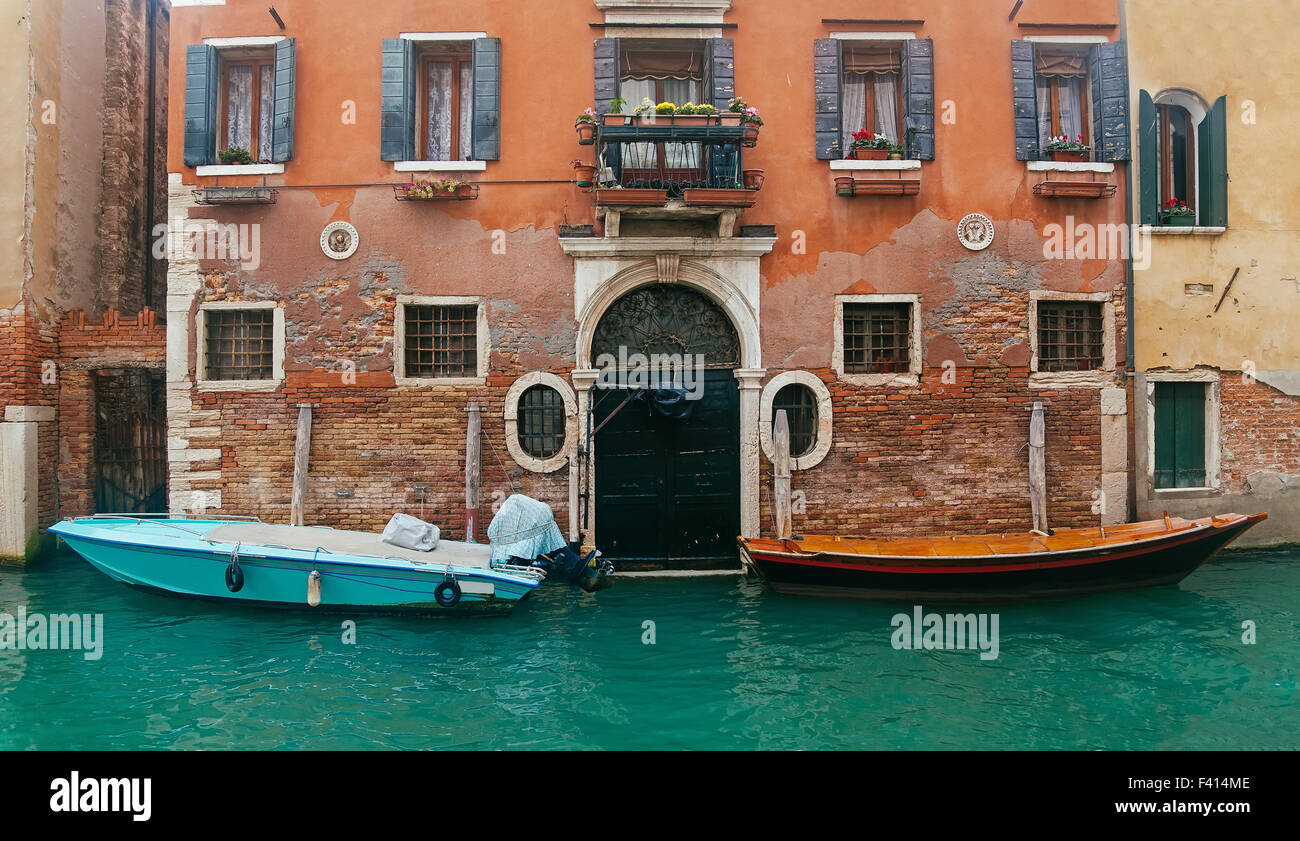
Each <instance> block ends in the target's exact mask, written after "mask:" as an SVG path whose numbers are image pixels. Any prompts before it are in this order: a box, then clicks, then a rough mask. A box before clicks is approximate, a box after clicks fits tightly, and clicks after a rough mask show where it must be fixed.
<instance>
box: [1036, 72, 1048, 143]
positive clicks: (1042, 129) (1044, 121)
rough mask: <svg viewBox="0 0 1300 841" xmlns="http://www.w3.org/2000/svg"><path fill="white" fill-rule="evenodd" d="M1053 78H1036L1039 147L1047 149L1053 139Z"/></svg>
mask: <svg viewBox="0 0 1300 841" xmlns="http://www.w3.org/2000/svg"><path fill="white" fill-rule="evenodd" d="M1051 86H1052V79H1049V78H1045V77H1043V76H1039V77H1037V78H1036V79H1035V80H1034V93H1035V94H1037V97H1038V148H1039V149H1040V150H1042V149H1046V148H1047V144H1048V143H1050V142H1051V140H1052V87H1051Z"/></svg>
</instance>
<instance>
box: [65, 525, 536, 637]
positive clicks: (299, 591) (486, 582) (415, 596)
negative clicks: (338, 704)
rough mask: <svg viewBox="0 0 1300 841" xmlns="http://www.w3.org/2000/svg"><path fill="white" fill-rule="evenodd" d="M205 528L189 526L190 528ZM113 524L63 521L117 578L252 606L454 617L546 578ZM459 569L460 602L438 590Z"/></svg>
mask: <svg viewBox="0 0 1300 841" xmlns="http://www.w3.org/2000/svg"><path fill="white" fill-rule="evenodd" d="M202 525H203V524H198V523H194V522H186V526H187V527H191V528H192V527H195V526H197V527H198V529H197V530H198V531H200V532H201V531H202ZM148 527H149V528H151V529H152V531H150V532H147V533H143V534H142V533H140V532H138V531H137V532H135V533H132V532H131V531H130V530H128V529H121V528H119V529H110V528H104V527H103V525H102V524H101V523H95V522H86V521H71V522H64V523H59V524H56V525H55V526H53V527H52V528H51V531H53V532H55V533H56V534H58V535H59V536H60V537H61V538H62V539H63V540H64V541H65V542H66V543H67V544H68V545H69V546H70V547H71V548H72V549H73V550H74V551H76V552H77V553H78V554H79V555H81V556H82V557H83V558H85V559H86V560H87V561H89V562H90V563H91V564H92V565H93V566H94V567H95V568H97V569H99V570H100V571H101V572H103V573H104V574H106V575H108V576H109V577H111V578H113V579H115V580H117V581H120V582H122V583H125V584H128V585H130V586H131V587H133V588H135V589H138V590H143V591H148V592H154V593H163V594H167V595H173V596H182V597H188V598H197V599H205V600H209V601H220V602H226V603H233V604H242V605H257V606H262V607H277V608H294V609H304V610H315V611H323V612H347V613H353V612H368V613H374V612H380V613H415V614H422V615H435V614H438V615H445V614H460V613H503V612H508V611H509V610H510V609H511V608H513V607H514V606H515V605H516V604H517V603H518V602H519V601H521V600H522V599H524V598H526V597H527V596H528V595H529V594H530V593H531V592H532V590H533V589H534V588H535V587H536V586H537V584H538V583H540V577H539V578H531V577H528V576H518V575H510V574H505V573H502V572H500V571H498V570H494V569H473V568H466V567H462V566H451V567H450V569H449V567H448V566H446V565H441V564H437V563H429V564H427V565H424V566H421V565H419V564H415V563H410V562H402V561H401V559H398V558H380V557H375V558H364V557H348V556H340V555H338V554H335V553H327V552H321V551H316V552H309V551H303V550H294V549H291V548H288V547H269V546H249V545H239V546H238V547H236V546H235V545H228V544H225V543H222V542H207V541H205V540H203V539H202V537H201V536H198V537H190V536H188V535H186V534H185V533H181V534H179V535H178V536H177V537H174V538H172V537H170V536H169V535H159V534H157V533H156V532H157V531H158V521H154V522H151V523H148ZM232 551H233V552H235V555H236V557H237V561H238V566H239V569H240V572H241V573H242V576H241V577H242V586H239V588H238V590H237V591H232V590H231V589H230V587H229V586H228V584H227V576H226V572H227V569H228V568H229V566H230V563H231V556H232ZM313 571H316V572H319V573H320V600H319V604H318V605H316V606H312V605H311V604H310V603H309V601H308V582H309V577H310V576H311V574H312V572H313ZM449 571H450V574H451V575H452V577H453V578H454V579H455V580H456V584H457V586H458V587H459V589H460V597H459V599H457V600H456V603H455V604H452V605H443V604H440V603H439V602H438V599H437V596H436V591H437V589H438V587H439V585H441V584H442V583H443V582H444V580H445V579H446V578H447V575H448V573H449Z"/></svg>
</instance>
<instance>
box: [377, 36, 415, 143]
mask: <svg viewBox="0 0 1300 841" xmlns="http://www.w3.org/2000/svg"><path fill="white" fill-rule="evenodd" d="M380 74H381V75H380V92H379V112H380V114H379V157H380V158H381V159H382V160H385V161H409V160H412V159H414V158H415V44H414V42H412V41H411V40H410V39H407V38H385V39H384V44H383V57H382V68H381V71H380Z"/></svg>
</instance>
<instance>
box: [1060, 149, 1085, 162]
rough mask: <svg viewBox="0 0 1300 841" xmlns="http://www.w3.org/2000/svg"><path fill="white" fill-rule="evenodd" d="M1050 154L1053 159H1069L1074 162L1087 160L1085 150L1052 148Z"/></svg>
mask: <svg viewBox="0 0 1300 841" xmlns="http://www.w3.org/2000/svg"><path fill="white" fill-rule="evenodd" d="M1051 154H1052V160H1054V161H1070V162H1074V163H1087V161H1088V153H1087V152H1066V151H1064V150H1062V149H1053V150H1052V152H1051Z"/></svg>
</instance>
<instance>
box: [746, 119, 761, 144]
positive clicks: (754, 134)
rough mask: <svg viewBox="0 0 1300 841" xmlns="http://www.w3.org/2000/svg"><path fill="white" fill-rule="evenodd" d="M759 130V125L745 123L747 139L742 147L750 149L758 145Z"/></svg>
mask: <svg viewBox="0 0 1300 841" xmlns="http://www.w3.org/2000/svg"><path fill="white" fill-rule="evenodd" d="M758 128H759V126H758V123H745V139H744V141H743V144H742V145H744V146H749V147H753V146H757V145H758Z"/></svg>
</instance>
